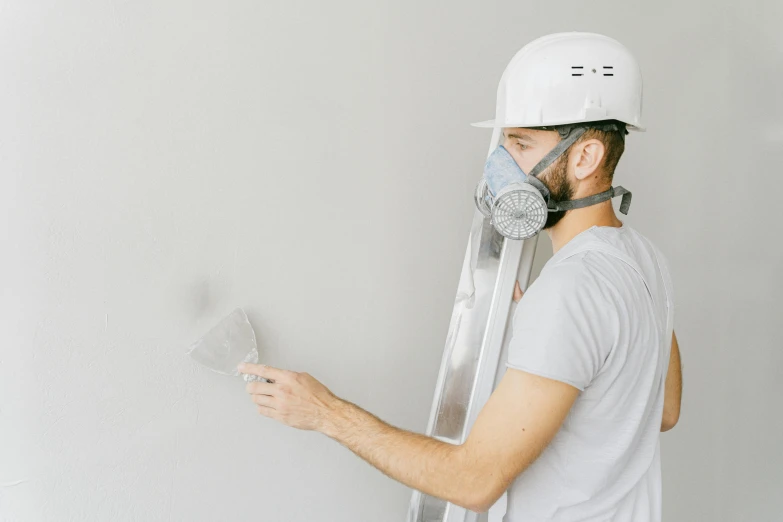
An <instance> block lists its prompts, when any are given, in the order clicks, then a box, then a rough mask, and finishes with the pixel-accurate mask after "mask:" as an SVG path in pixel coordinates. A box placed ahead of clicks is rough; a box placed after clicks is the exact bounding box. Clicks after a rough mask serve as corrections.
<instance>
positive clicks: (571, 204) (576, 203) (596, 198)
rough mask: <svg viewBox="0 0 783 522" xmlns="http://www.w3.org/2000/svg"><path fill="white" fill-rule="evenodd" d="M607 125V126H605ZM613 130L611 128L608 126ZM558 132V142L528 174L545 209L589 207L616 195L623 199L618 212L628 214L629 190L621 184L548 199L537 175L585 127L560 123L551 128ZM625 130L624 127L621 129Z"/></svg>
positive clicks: (582, 132) (580, 133)
mask: <svg viewBox="0 0 783 522" xmlns="http://www.w3.org/2000/svg"><path fill="white" fill-rule="evenodd" d="M607 127H608V126H607ZM610 129H611V130H614V129H613V128H610ZM553 130H556V131H557V132H558V133H559V134H560V142H559V143H558V144H557V145H555V148H553V149H552V150H551V151H549V153H547V155H546V156H544V157H543V158H542V159H541V161H539V162H538V163H537V164H536V166H535V167H533V169H532V170H531V171H530V174H528V183H530V184H531V185H533V186H534V187H536V188H537V189H538V190H539V191H540V192H541V195H542V196H544V199H545V200H546V202H547V210H548V211H549V212H560V211H564V210H574V209H577V208H584V207H589V206H591V205H595V204H598V203H602V202H604V201H607V200H609V199H612V198H614V197H616V196H622V197H623V199H622V201H621V202H620V212H622V213H623V214H626V215H627V214H628V209H629V208H630V207H631V192H630V191H629V190H627V189H625V188H623V187H621V186H617V187H612V188H610V189H609V190H605V191H603V192H599V193H598V194H593V195H592V196H587V197H584V198H579V199H572V200H566V201H552V200H550V192H549V189H548V188H547V187H546V185H544V184H543V183H542V182H541V180H539V179H538V177H537V176H538V175H539V174H541V172H543V171H544V169H546V168H547V167H548V166H549V165H551V164H552V163H554V161H555V160H556V159H557V158H559V157H560V156H561V155H562V154H563V153H564V152H565V151H566V150H567V149H568V147H570V146H571V145H573V144H574V143H576V140H578V139H579V138H580V136H582V134H584V133H585V132H586V131H587V127H585V126H579V125H562V126H558V127H557V128H555V129H553ZM622 130H623V131H625V129H622ZM625 132H627V131H625Z"/></svg>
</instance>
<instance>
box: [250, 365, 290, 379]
mask: <svg viewBox="0 0 783 522" xmlns="http://www.w3.org/2000/svg"><path fill="white" fill-rule="evenodd" d="M237 370H239V371H240V372H241V373H249V374H250V375H258V376H259V377H263V378H264V379H271V380H273V381H275V382H277V381H285V380H287V379H288V378H289V377H290V376H291V373H292V372H289V371H288V370H280V369H278V368H272V367H271V366H267V365H265V364H252V363H242V364H240V365H239V366H237Z"/></svg>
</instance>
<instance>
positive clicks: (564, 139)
mask: <svg viewBox="0 0 783 522" xmlns="http://www.w3.org/2000/svg"><path fill="white" fill-rule="evenodd" d="M547 130H549V129H547ZM551 130H556V131H557V132H558V133H559V134H560V142H559V143H558V144H557V145H555V148H554V149H552V150H550V151H549V153H548V154H547V155H546V156H544V157H543V158H541V161H539V162H538V163H537V164H536V166H535V167H533V169H532V170H531V171H530V174H528V176H530V177H533V178H535V177H536V176H538V175H539V174H541V172H543V171H544V169H545V168H547V167H548V166H549V165H551V164H552V163H553V162H554V161H555V160H556V159H557V158H558V157H560V155H561V154H563V153H564V152H565V151H566V149H568V147H570V146H571V145H573V144H574V143H576V140H578V139H579V137H580V136H581V135H582V134H584V133H585V131H586V130H587V129H586V128H585V127H574V126H571V125H562V126H559V127H557V128H556V129H551Z"/></svg>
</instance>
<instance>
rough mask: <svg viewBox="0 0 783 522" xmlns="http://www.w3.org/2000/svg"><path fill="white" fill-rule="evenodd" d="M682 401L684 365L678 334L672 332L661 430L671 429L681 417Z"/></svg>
mask: <svg viewBox="0 0 783 522" xmlns="http://www.w3.org/2000/svg"><path fill="white" fill-rule="evenodd" d="M681 402H682V365H681V363H680V347H679V346H678V345H677V336H676V335H674V332H672V350H671V354H670V355H669V369H668V371H667V373H666V389H665V391H664V395H663V418H662V419H661V431H669V430H670V429H672V428H673V427H674V425H675V424H677V421H678V420H679V419H680V403H681Z"/></svg>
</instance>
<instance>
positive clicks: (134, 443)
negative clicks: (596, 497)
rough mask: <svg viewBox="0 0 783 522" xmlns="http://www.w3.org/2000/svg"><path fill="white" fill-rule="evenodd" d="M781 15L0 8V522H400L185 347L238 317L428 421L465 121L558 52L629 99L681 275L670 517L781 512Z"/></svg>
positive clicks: (369, 397)
mask: <svg viewBox="0 0 783 522" xmlns="http://www.w3.org/2000/svg"><path fill="white" fill-rule="evenodd" d="M781 5H782V4H780V3H779V2H775V1H774V0H768V1H766V2H757V3H755V4H752V5H747V4H743V5H742V6H740V5H738V4H735V3H732V2H727V1H721V2H715V1H711V2H707V1H703V2H692V1H691V2H677V3H674V2H672V3H671V5H665V4H661V3H659V2H653V3H645V4H637V3H633V2H620V1H611V2H610V1H603V2H579V3H574V4H569V3H565V4H564V3H562V2H552V3H543V2H537V3H525V2H511V1H502V2H501V1H495V2H487V1H484V2H467V1H460V2H450V3H441V2H439V3H424V2H400V1H388V2H360V1H354V2H338V3H326V2H307V3H303V2H279V1H276V2H269V1H265V2H255V1H250V0H235V1H231V2H216V1H211V2H207V1H204V0H198V1H189V2H186V1H184V0H164V1H158V2H152V1H145V0H124V1H123V0H113V1H106V0H100V1H98V0H95V1H87V0H83V1H75V0H72V1H70V2H54V1H34V0H18V1H5V2H2V3H0V180H1V181H2V184H1V185H0V187H1V188H0V212H2V214H1V219H0V226H2V229H0V230H1V231H2V233H1V234H0V254H1V255H0V274H2V275H0V277H2V280H1V281H0V292H1V293H0V296H2V297H0V520H3V521H8V522H10V521H35V522H37V521H58V522H61V521H80V522H86V521H107V520H116V521H126V520H127V521H131V520H132V521H140V520H144V521H153V520H183V521H184V520H188V521H204V522H206V521H214V520H251V519H252V520H255V519H259V520H281V521H311V520H318V521H347V520H350V521H354V520H355V521H359V520H362V521H364V520H372V521H399V520H402V519H403V517H404V514H405V510H406V507H407V502H408V499H409V491H408V490H407V489H406V488H405V487H403V486H401V485H399V484H397V483H395V482H393V481H391V480H389V479H387V478H386V477H384V476H383V475H381V474H380V473H379V472H377V471H375V470H374V469H372V468H370V467H369V466H367V465H365V464H364V463H363V462H361V461H360V460H359V459H357V458H356V457H354V456H353V455H351V454H350V453H349V452H347V451H346V450H344V449H343V448H341V447H340V446H338V445H337V444H335V443H333V442H332V441H329V440H328V439H326V438H324V437H321V436H318V435H316V434H313V433H305V432H297V431H294V430H290V429H287V428H284V427H281V426H278V425H275V424H272V423H271V421H267V420H266V419H263V418H261V417H259V416H257V414H256V413H255V410H254V408H253V406H252V405H251V403H250V402H249V400H248V399H247V397H246V394H245V392H244V383H243V382H242V381H241V380H238V379H231V378H228V377H222V376H218V375H215V374H212V373H209V372H207V371H204V370H202V369H200V368H198V367H196V366H195V365H194V364H193V363H192V362H191V361H190V360H189V359H188V358H187V357H186V356H185V355H184V351H185V348H186V347H187V345H188V344H189V343H190V342H192V341H193V340H195V339H196V338H197V337H198V336H200V335H201V334H202V333H204V332H205V331H206V330H207V329H208V328H209V327H210V326H211V325H212V323H213V322H215V321H216V320H217V319H219V318H220V317H222V316H223V315H225V314H226V313H228V312H229V311H230V310H231V309H232V308H233V307H235V306H244V307H245V309H246V310H247V311H248V314H249V316H250V318H251V321H252V322H253V324H254V326H255V328H256V331H257V333H258V335H259V337H260V344H261V357H262V359H263V360H264V361H265V362H267V363H269V364H272V365H277V366H283V367H287V368H291V369H295V370H301V371H308V372H310V373H312V374H314V375H316V376H317V377H319V378H320V379H321V380H323V381H324V382H325V383H326V384H327V385H329V386H331V387H332V389H333V390H334V391H335V392H336V393H338V394H340V395H343V396H345V397H346V398H348V399H350V400H352V401H354V402H357V403H358V404H360V405H361V406H364V407H366V408H368V409H369V410H371V411H373V412H374V413H376V414H378V415H379V416H381V417H383V418H384V419H386V420H388V421H390V422H392V423H394V424H397V425H400V426H402V427H405V428H409V429H414V430H423V429H424V427H425V424H426V419H427V415H428V412H429V407H430V401H431V398H432V392H433V389H434V381H435V377H436V374H437V370H438V364H439V361H440V355H441V350H442V347H443V343H444V340H445V334H446V328H447V326H448V319H449V315H450V312H451V307H452V303H453V298H454V294H455V291H456V285H457V281H458V277H459V269H460V266H461V263H462V256H463V253H464V249H465V242H466V240H467V234H468V228H469V222H470V219H471V216H472V213H473V206H472V200H471V193H472V190H473V187H474V186H475V183H476V181H477V180H478V177H479V176H480V173H481V166H482V164H483V159H484V154H485V153H486V147H487V144H488V143H487V142H488V140H489V133H488V132H485V131H482V130H479V129H475V128H472V127H469V126H468V123H469V122H471V121H477V120H481V119H486V118H489V117H492V114H493V110H494V108H493V104H494V96H495V89H496V86H497V81H498V80H499V78H500V74H501V72H502V70H503V68H504V67H505V65H506V63H507V62H508V60H509V59H510V58H511V56H512V55H513V54H514V52H516V50H518V49H519V48H520V47H521V46H522V45H524V43H526V42H527V41H529V40H532V39H533V38H536V37H538V36H540V35H543V34H546V33H549V32H556V31H562V30H590V31H596V32H604V33H606V34H608V35H610V36H613V37H615V38H617V39H619V40H621V41H622V42H624V43H625V44H626V45H627V46H628V47H629V48H630V49H631V50H632V51H633V52H634V53H635V54H636V56H637V58H638V59H639V61H640V62H641V65H642V70H643V73H644V77H645V101H644V104H645V105H644V106H645V119H646V124H647V125H648V127H649V132H647V133H646V134H641V135H639V134H632V135H631V136H629V141H628V150H627V153H626V156H625V157H624V158H623V160H622V161H621V162H620V168H619V171H618V174H617V177H616V180H617V182H618V183H621V184H622V185H624V186H626V187H628V188H630V189H632V190H633V191H634V204H633V207H632V211H631V215H630V216H629V218H628V222H629V223H630V224H631V225H632V226H634V227H636V228H638V229H639V230H640V231H642V232H643V233H645V234H647V235H648V236H649V237H651V238H652V239H653V240H654V241H656V242H657V243H658V244H659V246H660V247H661V248H662V249H663V251H664V252H665V253H666V254H667V255H668V257H669V259H670V263H671V265H672V267H673V270H674V277H675V284H676V291H677V319H676V324H677V332H678V337H679V339H680V341H681V347H682V351H683V360H684V364H685V395H684V407H683V415H682V420H681V423H680V425H679V426H678V427H677V428H676V429H675V430H674V431H672V432H670V433H668V434H665V435H664V436H663V451H664V481H665V484H664V487H665V501H664V502H665V508H664V515H665V520H667V521H672V522H688V521H693V520H711V521H726V522H728V521H737V520H753V521H772V520H780V516H781V513H783V500H782V499H781V497H780V495H779V494H777V493H779V492H780V491H781V488H783V473H782V472H781V468H783V452H781V451H780V446H779V443H780V440H781V434H782V433H783V421H781V417H780V415H779V412H780V406H779V402H780V396H781V394H783V380H781V376H782V373H783V369H782V368H783V364H782V363H783V356H782V355H781V347H782V346H783V321H781V316H782V315H783V313H782V312H783V307H782V306H781V303H780V296H781V291H782V290H783V276H781V270H783V247H781V243H780V235H781V229H782V228H783V227H781V223H780V218H779V216H780V205H779V204H778V203H777V199H778V198H779V197H780V193H781V192H782V191H783V181H781V176H780V175H779V172H780V158H781V155H782V153H783V102H781V96H780V84H781V81H783V58H782V56H783V38H781V36H780V33H779V26H780V20H781V19H783V7H781Z"/></svg>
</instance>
